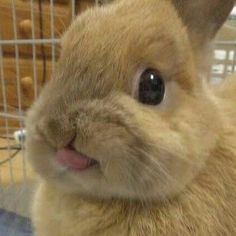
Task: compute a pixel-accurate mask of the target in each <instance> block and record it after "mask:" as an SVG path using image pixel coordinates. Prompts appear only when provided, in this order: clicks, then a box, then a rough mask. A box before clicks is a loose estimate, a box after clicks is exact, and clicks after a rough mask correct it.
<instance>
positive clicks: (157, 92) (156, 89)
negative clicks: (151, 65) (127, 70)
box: [139, 69, 165, 105]
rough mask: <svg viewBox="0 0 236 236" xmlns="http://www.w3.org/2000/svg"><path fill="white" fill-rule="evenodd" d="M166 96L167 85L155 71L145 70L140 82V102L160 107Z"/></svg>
mask: <svg viewBox="0 0 236 236" xmlns="http://www.w3.org/2000/svg"><path fill="white" fill-rule="evenodd" d="M164 95H165V83H164V81H163V79H162V78H161V76H160V73H159V72H158V71H156V70H155V69H147V70H145V71H144V72H143V73H142V75H141V77H140V81H139V101H140V102H142V103H144V104H148V105H158V104H160V103H161V102H162V100H163V98H164Z"/></svg>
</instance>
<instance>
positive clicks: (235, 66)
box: [0, 0, 236, 236]
mask: <svg viewBox="0 0 236 236" xmlns="http://www.w3.org/2000/svg"><path fill="white" fill-rule="evenodd" d="M94 5H100V2H99V1H95V0H0V236H12V235H17V236H26V235H31V229H30V224H29V218H28V217H29V214H30V213H29V209H30V196H31V195H32V192H33V191H34V181H32V179H33V176H34V173H33V172H32V171H31V169H30V168H29V166H28V165H27V162H26V160H25V154H24V137H25V133H24V117H25V112H26V111H27V109H28V108H29V107H30V105H31V104H32V103H33V101H34V100H35V99H36V98H37V96H38V95H39V93H40V91H41V89H42V87H43V86H44V84H45V82H46V81H47V80H49V79H50V77H51V73H52V72H53V71H54V69H55V63H56V61H57V58H58V56H59V52H60V47H59V38H60V36H61V35H62V34H63V32H64V31H65V29H66V28H67V27H68V25H69V24H70V23H71V21H72V20H73V19H74V18H75V16H76V15H77V14H80V13H81V12H83V11H84V10H86V9H87V8H89V7H91V6H94ZM212 59H213V60H212V71H211V76H210V78H209V82H210V83H212V84H214V85H217V84H219V83H221V82H222V81H223V80H224V78H225V77H226V75H228V74H231V73H233V72H236V7H235V8H234V10H233V11H232V13H231V15H230V16H229V18H228V21H227V22H226V24H225V25H224V27H223V28H222V30H221V31H220V32H219V34H218V35H217V39H216V42H215V44H214V50H213V54H212Z"/></svg>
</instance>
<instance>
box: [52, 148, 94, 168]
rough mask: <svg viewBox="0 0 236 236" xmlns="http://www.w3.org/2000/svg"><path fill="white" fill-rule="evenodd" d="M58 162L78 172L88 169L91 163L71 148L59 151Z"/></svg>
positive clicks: (57, 154)
mask: <svg viewBox="0 0 236 236" xmlns="http://www.w3.org/2000/svg"><path fill="white" fill-rule="evenodd" d="M56 160H57V161H58V162H59V163H60V164H62V165H64V166H67V167H69V168H72V169H76V170H84V169H86V168H88V167H89V164H90V161H91V159H89V158H87V157H85V156H83V155H81V154H79V153H78V152H76V151H74V150H72V149H69V148H64V149H61V150H58V151H57V153H56Z"/></svg>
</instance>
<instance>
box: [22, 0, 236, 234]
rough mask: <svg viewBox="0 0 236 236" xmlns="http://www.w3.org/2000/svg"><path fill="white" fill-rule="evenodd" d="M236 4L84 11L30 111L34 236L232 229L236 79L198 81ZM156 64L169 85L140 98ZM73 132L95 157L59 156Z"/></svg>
mask: <svg viewBox="0 0 236 236" xmlns="http://www.w3.org/2000/svg"><path fill="white" fill-rule="evenodd" d="M190 2H191V3H192V5H190V4H189V3H190ZM233 4H234V1H233V0H232V1H231V0H229V1H224V3H222V1H216V0H214V1H213V0H212V1H210V0H209V1H203V0H200V1H197V2H195V1H184V0H183V1H175V0H173V1H168V0H139V1H137V0H135V1H134V0H126V1H125V0H120V1H117V2H114V3H111V4H109V5H108V6H105V7H102V8H94V9H92V10H89V11H87V12H86V13H84V14H83V15H82V16H80V17H78V18H77V19H76V21H75V22H74V23H73V24H72V25H71V27H70V28H69V29H68V31H67V32H66V33H65V35H64V36H63V38H62V52H61V57H60V59H59V61H58V65H57V70H56V73H55V74H54V75H53V77H54V79H52V80H51V81H50V82H49V83H48V85H47V86H46V88H45V89H44V90H43V92H42V94H41V96H40V98H39V99H38V100H37V101H36V103H35V104H34V106H33V108H32V109H31V111H30V112H29V115H28V120H27V131H28V138H27V155H28V159H29V161H30V162H31V164H32V166H33V168H34V169H35V170H36V172H37V173H38V174H39V175H40V178H41V180H40V184H39V187H38V190H37V193H36V195H35V199H34V207H33V221H34V225H35V232H36V235H37V236H50V235H57V236H80V235H81V236H86V235H88V236H89V235H90V236H93V235H98V236H99V235H103V236H113V235H122V236H126V235H131V236H138V235H140V236H143V235H150V236H154V235H234V234H235V233H236V213H235V210H236V189H235V186H234V185H235V183H236V121H235V118H234V117H236V105H235V100H236V80H235V78H231V79H228V80H226V82H225V83H224V84H222V85H221V86H220V87H218V88H216V89H215V88H214V89H213V88H210V87H209V85H207V84H206V83H205V82H204V80H203V79H202V78H203V77H204V76H206V75H207V72H208V71H207V68H205V66H203V65H204V63H205V62H206V60H207V58H208V55H207V54H208V53H207V52H206V48H208V46H209V43H210V41H211V40H212V39H213V37H214V35H215V33H216V32H217V30H218V29H219V28H220V26H221V25H222V24H223V22H224V20H225V19H226V17H227V15H228V13H229V11H230V9H231V8H232V6H233ZM190 12H191V13H190ZM197 21H198V23H196V22H197ZM203 62H204V63H203ZM150 67H151V68H155V69H157V70H158V71H159V72H160V73H161V75H162V77H163V79H164V80H165V84H166V94H165V99H164V101H163V102H162V104H160V105H158V106H147V105H143V104H141V103H139V102H138V101H137V99H136V90H137V83H138V82H137V81H138V79H139V76H140V74H141V73H142V71H143V70H144V69H145V68H150ZM73 138H74V143H73V145H74V147H75V148H76V150H78V151H79V152H81V153H83V154H86V155H87V156H89V157H91V158H94V159H96V160H97V161H98V162H99V166H94V167H91V168H90V169H88V170H86V171H83V172H76V173H75V172H72V171H70V170H68V169H66V168H64V167H62V166H59V165H58V163H56V162H55V153H56V150H57V149H59V148H62V147H64V146H65V145H67V144H68V142H70V141H71V140H72V139H73Z"/></svg>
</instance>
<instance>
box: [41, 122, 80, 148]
mask: <svg viewBox="0 0 236 236" xmlns="http://www.w3.org/2000/svg"><path fill="white" fill-rule="evenodd" d="M37 129H38V131H39V133H40V134H41V136H43V138H44V139H45V140H46V141H47V142H48V143H49V144H50V145H52V146H53V147H55V148H62V147H65V146H67V145H69V144H70V143H72V142H73V140H74V138H75V135H76V124H75V123H74V122H71V121H70V120H69V119H62V120H60V119H55V118H47V119H43V120H41V121H40V122H39V124H38V127H37Z"/></svg>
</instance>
